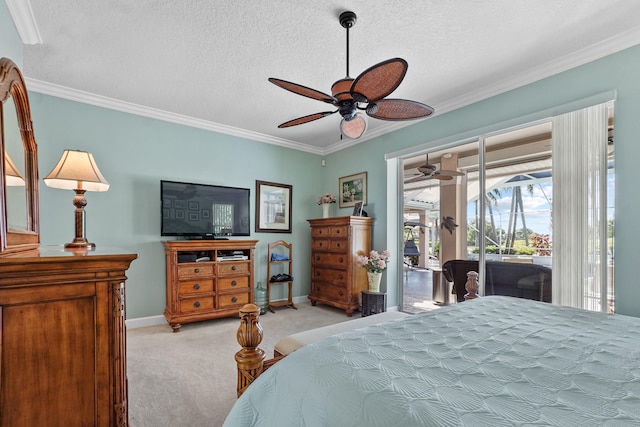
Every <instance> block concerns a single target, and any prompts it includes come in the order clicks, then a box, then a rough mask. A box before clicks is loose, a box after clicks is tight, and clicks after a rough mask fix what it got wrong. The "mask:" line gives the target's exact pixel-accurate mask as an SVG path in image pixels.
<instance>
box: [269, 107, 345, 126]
mask: <svg viewBox="0 0 640 427" xmlns="http://www.w3.org/2000/svg"><path fill="white" fill-rule="evenodd" d="M335 112H337V110H336V111H323V112H322V113H315V114H309V115H308V116H303V117H298V118H297V119H293V120H289V121H288V122H284V123H282V124H280V125H278V127H279V128H280V129H282V128H288V127H291V126H297V125H301V124H304V123H309V122H312V121H314V120H318V119H321V118H323V117H327V116H330V115H331V114H333V113H335Z"/></svg>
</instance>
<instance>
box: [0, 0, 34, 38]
mask: <svg viewBox="0 0 640 427" xmlns="http://www.w3.org/2000/svg"><path fill="white" fill-rule="evenodd" d="M5 3H6V4H7V8H8V9H9V13H10V14H11V18H12V19H13V23H14V24H15V26H16V29H17V30H18V34H20V38H21V39H22V43H23V44H42V37H40V30H38V24H36V18H35V16H33V9H31V3H30V2H29V0H5Z"/></svg>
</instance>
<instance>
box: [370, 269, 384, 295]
mask: <svg viewBox="0 0 640 427" xmlns="http://www.w3.org/2000/svg"><path fill="white" fill-rule="evenodd" d="M380 279H382V273H372V272H370V271H367V280H368V282H369V290H370V291H371V292H380Z"/></svg>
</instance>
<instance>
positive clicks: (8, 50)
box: [0, 1, 22, 67]
mask: <svg viewBox="0 0 640 427" xmlns="http://www.w3.org/2000/svg"><path fill="white" fill-rule="evenodd" d="M1 57H5V58H9V59H11V60H12V61H13V62H15V63H16V64H18V67H22V41H21V40H20V35H19V34H18V30H16V26H15V24H14V23H13V19H11V14H10V13H9V9H8V8H7V4H6V3H5V2H3V1H0V58H1Z"/></svg>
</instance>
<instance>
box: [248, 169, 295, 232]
mask: <svg viewBox="0 0 640 427" xmlns="http://www.w3.org/2000/svg"><path fill="white" fill-rule="evenodd" d="M292 197H293V187H292V186H291V185H287V184H276V183H275V182H265V181H256V232H262V233H291V199H292Z"/></svg>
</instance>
